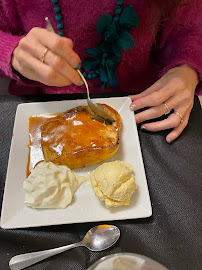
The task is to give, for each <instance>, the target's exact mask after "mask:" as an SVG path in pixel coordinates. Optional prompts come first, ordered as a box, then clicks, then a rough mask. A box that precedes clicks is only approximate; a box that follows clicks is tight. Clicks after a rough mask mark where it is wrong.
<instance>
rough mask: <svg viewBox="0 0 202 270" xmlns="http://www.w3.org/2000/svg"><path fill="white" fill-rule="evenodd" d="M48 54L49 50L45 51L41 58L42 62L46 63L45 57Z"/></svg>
mask: <svg viewBox="0 0 202 270" xmlns="http://www.w3.org/2000/svg"><path fill="white" fill-rule="evenodd" d="M47 52H48V48H46V49H45V51H44V52H43V54H42V56H41V62H42V63H44V60H45V56H46V54H47Z"/></svg>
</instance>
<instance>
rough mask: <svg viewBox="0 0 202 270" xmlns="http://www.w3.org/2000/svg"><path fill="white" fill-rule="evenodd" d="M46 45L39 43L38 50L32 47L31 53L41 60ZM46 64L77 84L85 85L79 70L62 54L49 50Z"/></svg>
mask: <svg viewBox="0 0 202 270" xmlns="http://www.w3.org/2000/svg"><path fill="white" fill-rule="evenodd" d="M44 50H45V47H43V46H42V45H41V44H38V46H37V50H36V49H35V48H32V49H30V53H31V54H32V55H33V56H34V57H35V58H37V59H39V60H40V57H41V52H44ZM44 64H46V65H48V66H50V67H52V68H53V69H54V70H55V71H56V72H58V73H60V75H62V76H64V77H66V78H67V79H68V80H69V81H71V82H72V83H74V84H76V85H83V81H82V79H81V77H80V76H79V74H78V72H77V71H76V70H75V69H74V68H72V67H71V66H70V64H69V63H68V62H67V61H66V60H65V59H64V58H62V57H61V56H60V55H57V54H55V53H53V52H52V51H51V50H48V52H47V54H46V56H45V61H44Z"/></svg>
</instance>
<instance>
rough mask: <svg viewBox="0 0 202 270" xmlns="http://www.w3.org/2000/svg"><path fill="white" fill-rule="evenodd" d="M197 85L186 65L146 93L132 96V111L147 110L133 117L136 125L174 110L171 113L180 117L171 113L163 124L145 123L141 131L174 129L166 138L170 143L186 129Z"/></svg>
mask: <svg viewBox="0 0 202 270" xmlns="http://www.w3.org/2000/svg"><path fill="white" fill-rule="evenodd" d="M197 84H198V74H197V72H196V71H195V70H194V69H193V68H191V67H189V66H188V65H182V66H179V67H175V68H172V69H170V70H169V71H168V72H167V73H165V74H164V76H162V77H161V78H160V80H158V81H157V82H156V83H154V84H153V85H152V86H151V87H149V88H148V89H147V90H145V91H144V92H142V93H140V94H138V95H134V96H131V99H132V103H131V105H130V109H131V110H133V111H136V110H139V109H142V108H145V107H149V108H148V109H146V110H145V111H143V112H140V113H137V114H136V115H135V119H136V122H137V124H139V123H141V122H144V121H146V120H150V119H154V118H157V117H160V116H162V115H164V114H166V113H167V112H168V111H170V110H172V109H174V112H178V113H179V114H178V113H172V114H170V115H169V116H168V118H167V119H165V120H162V121H158V122H152V123H146V124H144V125H143V126H142V127H141V128H143V129H145V130H148V131H153V132H155V131H159V130H164V129H170V128H173V130H172V131H171V132H170V133H169V134H168V135H167V137H166V141H167V142H168V143H170V142H172V141H173V140H175V139H176V138H177V137H178V136H179V135H180V134H181V133H182V131H183V130H184V128H185V127H186V126H187V123H188V120H189V115H190V112H191V109H192V107H193V101H194V92H195V88H196V86H197ZM181 117H182V119H181Z"/></svg>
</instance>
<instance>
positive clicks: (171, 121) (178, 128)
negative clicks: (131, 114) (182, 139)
mask: <svg viewBox="0 0 202 270" xmlns="http://www.w3.org/2000/svg"><path fill="white" fill-rule="evenodd" d="M181 110H182V108H181ZM176 111H177V110H176ZM179 111H180V109H179ZM180 114H181V113H180ZM184 115H185V116H184V117H183V120H182V119H181V117H180V116H179V115H177V114H175V113H172V114H171V115H169V117H168V118H167V119H165V120H162V121H158V122H153V123H145V124H144V125H142V126H141V129H142V130H145V131H146V130H148V131H151V132H157V131H160V130H166V129H173V130H172V131H171V132H170V133H169V134H168V135H167V137H166V141H167V142H168V143H171V142H172V141H174V140H175V139H176V138H177V137H178V136H179V135H180V134H181V133H182V131H183V130H184V129H185V127H186V126H187V124H188V120H189V115H190V111H187V112H186V113H185V114H184Z"/></svg>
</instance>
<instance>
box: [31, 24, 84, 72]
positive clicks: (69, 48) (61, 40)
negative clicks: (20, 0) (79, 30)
mask: <svg viewBox="0 0 202 270" xmlns="http://www.w3.org/2000/svg"><path fill="white" fill-rule="evenodd" d="M39 29H40V31H39ZM31 31H32V32H31V34H33V35H35V36H36V37H37V40H38V41H39V42H40V43H42V44H43V46H44V47H46V48H49V49H50V50H51V51H52V52H53V53H55V54H57V55H59V56H61V57H62V58H64V59H65V60H66V61H67V62H68V63H69V64H70V66H71V67H73V68H76V66H77V65H78V63H79V62H81V59H80V57H79V56H78V54H76V52H75V51H74V50H73V42H72V40H71V39H69V38H66V37H60V36H59V35H57V34H56V33H52V32H49V31H47V30H46V29H41V28H33V29H32V30H31Z"/></svg>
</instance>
